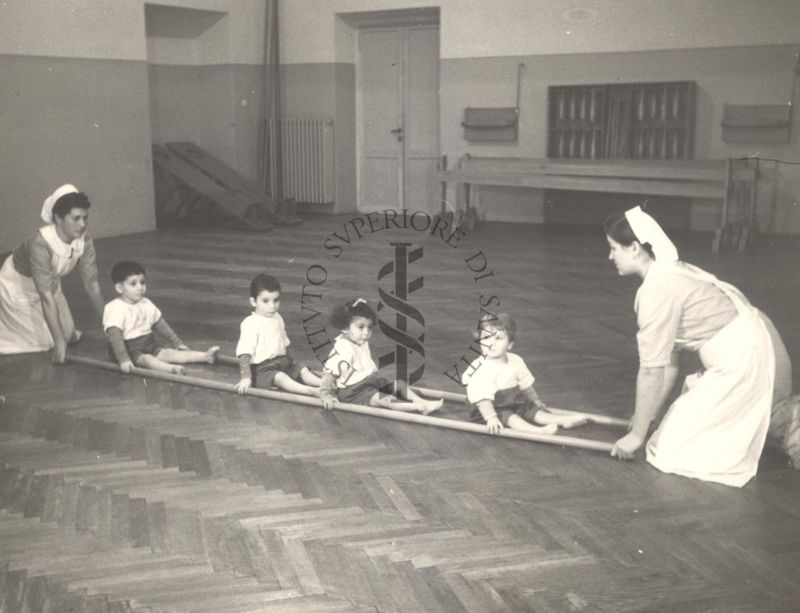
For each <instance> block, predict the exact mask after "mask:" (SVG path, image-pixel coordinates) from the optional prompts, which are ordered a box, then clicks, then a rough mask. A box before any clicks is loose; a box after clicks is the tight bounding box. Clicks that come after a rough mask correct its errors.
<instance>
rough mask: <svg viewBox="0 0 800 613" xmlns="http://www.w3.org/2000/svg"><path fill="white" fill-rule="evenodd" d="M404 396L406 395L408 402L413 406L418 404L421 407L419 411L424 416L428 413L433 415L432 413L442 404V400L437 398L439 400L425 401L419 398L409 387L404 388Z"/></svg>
mask: <svg viewBox="0 0 800 613" xmlns="http://www.w3.org/2000/svg"><path fill="white" fill-rule="evenodd" d="M406 394H407V395H408V399H409V400H411V401H412V402H414V403H415V404H419V405H420V406H421V407H422V409H420V411H421V412H422V413H424V414H425V415H427V414H428V413H433V412H434V411H438V410H439V409H441V408H442V405H443V404H444V400H442V399H441V398H439V400H427V399H425V398H421V397H420V396H419V395H418V394H417V393H416V392H415V391H414V390H412V389H411V386H410V385H407V386H406Z"/></svg>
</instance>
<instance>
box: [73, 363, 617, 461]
mask: <svg viewBox="0 0 800 613" xmlns="http://www.w3.org/2000/svg"><path fill="white" fill-rule="evenodd" d="M67 362H70V363H72V364H81V365H83V366H90V367H93V368H102V369H104V370H108V371H112V372H117V373H121V372H122V370H121V369H120V367H119V366H118V365H117V364H114V363H112V362H106V361H103V360H95V359H92V358H85V357H81V356H74V355H67ZM131 374H134V375H137V376H139V377H151V378H153V379H161V380H163V381H171V382H173V383H180V384H183V385H191V386H194V387H201V388H205V389H212V390H217V391H223V392H230V393H234V394H238V393H239V392H238V391H237V389H236V386H235V385H233V384H232V383H221V382H219V381H212V380H209V379H201V378H199V377H189V376H186V375H176V374H173V373H166V372H160V371H156V370H150V369H147V368H138V367H134V368H133V371H132V372H131ZM245 395H247V396H253V397H256V398H265V399H269V400H281V401H283V402H291V403H293V404H303V405H308V406H313V407H320V408H322V406H323V405H322V400H320V399H319V398H316V397H314V396H303V395H301V394H290V393H288V392H276V391H272V390H262V389H257V388H250V389H249V390H248V391H247V392H246V394H245ZM335 410H337V411H345V412H347V413H357V414H360V415H369V416H372V417H383V418H385V419H392V420H395V421H403V422H407V423H414V424H422V425H426V426H434V427H437V428H448V429H450V430H460V431H462V432H472V433H475V434H487V435H490V436H499V437H501V438H510V439H516V440H525V441H532V442H535V443H549V444H552V445H562V446H564V447H574V448H576V449H591V450H594V451H604V452H606V453H610V452H611V448H612V447H613V445H612V443H606V442H604V441H596V440H590V439H582V438H578V437H575V436H562V435H559V434H538V433H535V432H522V431H519V430H512V429H511V428H505V429H503V430H501V431H500V432H499V433H497V434H489V432H488V430H487V429H486V427H485V426H483V425H480V424H475V423H471V422H466V421H457V420H454V419H444V418H442V417H431V416H430V415H419V414H416V413H404V412H401V411H392V410H390V409H381V408H378V407H369V406H364V405H359V404H350V403H346V402H337V403H336V407H335Z"/></svg>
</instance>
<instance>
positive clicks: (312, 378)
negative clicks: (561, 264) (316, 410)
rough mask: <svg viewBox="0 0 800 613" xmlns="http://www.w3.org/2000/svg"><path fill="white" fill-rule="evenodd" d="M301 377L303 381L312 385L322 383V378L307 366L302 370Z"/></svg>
mask: <svg viewBox="0 0 800 613" xmlns="http://www.w3.org/2000/svg"><path fill="white" fill-rule="evenodd" d="M300 379H301V380H302V381H303V383H305V384H306V385H310V386H311V387H319V386H320V385H322V379H321V378H320V377H318V376H317V375H315V374H314V373H313V372H311V371H310V370H309V369H308V368H305V367H304V368H303V370H301V371H300Z"/></svg>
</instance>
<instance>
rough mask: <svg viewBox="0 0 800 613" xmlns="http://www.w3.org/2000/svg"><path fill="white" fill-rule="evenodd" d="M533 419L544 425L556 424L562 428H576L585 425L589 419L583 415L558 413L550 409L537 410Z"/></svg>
mask: <svg viewBox="0 0 800 613" xmlns="http://www.w3.org/2000/svg"><path fill="white" fill-rule="evenodd" d="M533 421H535V422H536V423H537V424H542V425H550V424H555V425H556V426H561V427H562V428H575V427H576V426H582V425H584V424H585V423H586V422H587V421H589V420H588V419H586V418H585V417H583V416H582V415H558V414H556V413H550V412H549V411H536V415H534V416H533Z"/></svg>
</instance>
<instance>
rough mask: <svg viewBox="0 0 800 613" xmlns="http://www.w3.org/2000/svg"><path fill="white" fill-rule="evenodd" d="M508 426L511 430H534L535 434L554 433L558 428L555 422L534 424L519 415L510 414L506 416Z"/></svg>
mask: <svg viewBox="0 0 800 613" xmlns="http://www.w3.org/2000/svg"><path fill="white" fill-rule="evenodd" d="M540 412H541V411H540ZM508 427H509V428H511V429H512V430H524V431H526V432H535V433H537V434H555V433H556V430H558V426H557V425H556V424H547V425H546V426H534V425H533V424H532V423H530V422H528V421H525V420H524V419H522V418H521V417H520V416H519V415H512V416H511V417H509V418H508Z"/></svg>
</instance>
